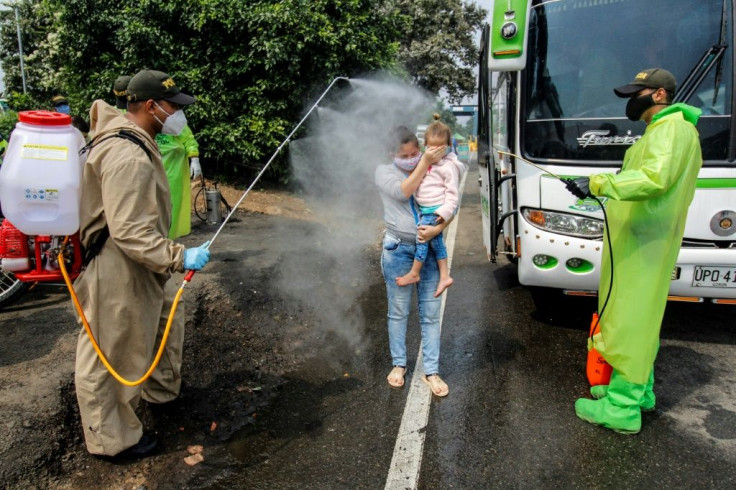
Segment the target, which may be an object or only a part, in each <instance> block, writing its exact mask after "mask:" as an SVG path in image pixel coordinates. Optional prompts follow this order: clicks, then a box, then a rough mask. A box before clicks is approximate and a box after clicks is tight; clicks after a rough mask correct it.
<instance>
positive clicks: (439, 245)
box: [414, 213, 447, 263]
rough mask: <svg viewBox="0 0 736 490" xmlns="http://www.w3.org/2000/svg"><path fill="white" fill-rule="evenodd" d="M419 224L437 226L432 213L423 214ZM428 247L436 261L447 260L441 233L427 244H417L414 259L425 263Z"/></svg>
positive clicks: (435, 216)
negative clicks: (432, 251)
mask: <svg viewBox="0 0 736 490" xmlns="http://www.w3.org/2000/svg"><path fill="white" fill-rule="evenodd" d="M419 224H420V225H432V226H434V225H436V224H437V215H436V214H434V213H432V214H423V215H421V216H419ZM430 246H431V248H432V250H434V255H435V257H436V260H440V259H446V258H447V249H446V248H445V240H444V239H443V238H442V233H440V234H439V235H437V236H436V237H434V238H432V239H431V240H430V241H429V242H424V243H417V251H416V253H415V254H414V258H415V259H416V260H418V261H419V262H421V263H424V262H426V261H427V252H428V251H429V249H430Z"/></svg>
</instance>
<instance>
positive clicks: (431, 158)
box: [401, 146, 447, 198]
mask: <svg viewBox="0 0 736 490" xmlns="http://www.w3.org/2000/svg"><path fill="white" fill-rule="evenodd" d="M445 148H447V146H434V147H432V148H427V149H426V150H425V151H424V154H423V155H422V159H421V160H419V163H418V164H417V166H416V168H415V169H414V171H413V172H412V173H410V174H409V176H408V177H407V178H405V179H404V180H403V181H402V182H401V192H403V193H404V196H405V197H407V198H408V197H410V196H411V195H412V194H414V193H415V192H416V190H417V189H418V188H419V183H420V182H421V181H422V179H423V178H424V174H426V173H427V169H428V168H429V166H430V165H432V164H435V163H437V162H439V161H440V159H441V158H442V157H443V156H445Z"/></svg>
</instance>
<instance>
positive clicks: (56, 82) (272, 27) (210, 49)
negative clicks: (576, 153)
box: [0, 0, 486, 182]
mask: <svg viewBox="0 0 736 490" xmlns="http://www.w3.org/2000/svg"><path fill="white" fill-rule="evenodd" d="M13 5H15V7H16V8H17V11H18V17H19V25H20V30H21V39H22V44H23V60H24V65H25V77H26V87H27V90H26V93H25V94H24V93H23V84H22V78H21V72H20V62H19V48H18V38H17V33H16V16H15V13H14V11H13V10H4V11H2V12H0V48H1V49H0V53H1V54H0V63H2V68H3V70H4V71H5V84H6V87H7V89H6V94H5V96H6V98H7V99H8V101H9V103H10V106H11V108H12V109H14V110H16V111H18V110H27V109H49V108H50V99H51V97H52V96H53V95H55V94H58V93H62V94H65V95H66V96H67V97H68V98H69V100H70V105H71V108H72V113H73V114H78V115H82V116H83V117H86V111H87V108H88V107H89V106H90V104H91V103H92V101H94V100H95V99H100V98H101V99H105V100H108V101H110V102H112V94H111V88H112V84H113V82H114V80H115V79H116V78H117V77H118V76H120V75H125V74H127V75H133V74H134V73H135V72H137V71H138V70H140V69H142V68H153V69H159V70H162V71H165V72H167V73H169V74H170V75H172V76H173V77H174V79H175V80H176V82H177V84H178V85H179V86H180V87H182V88H183V89H184V91H186V92H188V93H191V94H193V95H195V96H196V97H197V99H198V103H197V104H195V105H194V106H192V107H191V108H188V109H187V117H188V119H189V121H190V126H191V127H192V129H193V130H194V132H195V134H196V136H197V139H198V141H199V143H200V148H201V149H202V154H203V155H202V156H203V159H204V160H205V161H204V165H205V169H210V171H211V172H212V171H215V172H216V173H218V174H230V175H232V174H233V173H236V174H237V173H239V174H241V175H243V174H246V175H243V176H244V177H247V176H249V173H251V172H252V171H253V169H257V168H258V167H259V166H260V163H261V162H262V161H263V160H264V159H265V158H266V157H268V155H270V154H271V153H272V152H273V151H274V149H275V148H276V147H277V146H278V144H279V143H280V142H281V141H282V140H283V138H284V137H285V136H286V135H287V134H288V133H289V132H290V130H291V129H292V128H293V127H294V125H295V124H296V122H297V121H298V120H299V119H300V117H301V116H302V111H303V108H304V107H305V106H306V104H308V103H309V102H310V101H312V100H314V99H315V98H316V96H317V95H318V94H319V93H320V92H321V91H322V90H324V88H325V87H326V86H327V84H328V83H329V82H330V81H331V80H332V79H334V78H335V77H336V76H347V77H359V76H361V75H365V74H367V73H371V72H376V71H383V72H387V73H390V74H392V75H394V76H397V77H402V78H404V79H406V80H410V81H411V82H412V83H415V84H416V85H418V86H420V87H423V88H425V89H427V90H429V91H430V92H433V93H435V94H438V95H439V94H440V93H441V92H442V93H443V94H445V95H446V96H447V97H448V99H449V101H450V102H456V101H459V100H461V99H462V98H463V97H465V96H468V95H470V94H472V93H474V92H475V89H476V84H475V73H476V59H477V47H476V42H475V34H476V32H477V31H478V30H479V28H480V26H481V25H482V22H483V19H485V16H486V12H485V10H483V9H482V8H480V7H479V6H478V5H477V4H475V3H472V2H468V1H462V0H308V1H307V0H280V1H277V0H250V1H247V2H246V1H242V0H169V1H167V2H159V1H155V0H141V1H140V2H127V3H126V2H123V3H121V2H109V1H103V0H92V1H90V0H18V1H17V2H14V4H13ZM446 115H447V117H448V119H449V120H450V121H449V122H450V123H453V124H454V122H455V121H454V117H452V114H451V113H449V114H446ZM8 119H9V121H10V122H9V123H8V124H5V125H4V126H3V128H2V129H3V130H6V131H7V129H9V127H12V121H13V118H12V116H11V117H9V118H8ZM3 122H7V121H3ZM6 125H7V126H9V127H8V128H5V126H6ZM457 130H458V131H461V132H463V131H464V128H462V127H459V128H457ZM270 172H271V173H270V175H268V176H267V177H268V178H269V179H270V180H272V181H282V182H283V181H284V180H285V179H286V176H287V165H286V159H285V158H283V156H282V160H281V161H277V162H275V163H274V165H272V167H271V170H270Z"/></svg>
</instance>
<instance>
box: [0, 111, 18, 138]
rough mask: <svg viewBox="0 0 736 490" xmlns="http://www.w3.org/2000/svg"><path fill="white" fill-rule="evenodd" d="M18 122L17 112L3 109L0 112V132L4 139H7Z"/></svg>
mask: <svg viewBox="0 0 736 490" xmlns="http://www.w3.org/2000/svg"><path fill="white" fill-rule="evenodd" d="M17 122H18V113H17V112H15V111H5V112H3V113H0V134H1V135H2V136H3V138H4V139H5V140H7V139H8V137H9V135H10V132H11V131H12V130H13V129H14V128H15V123H17Z"/></svg>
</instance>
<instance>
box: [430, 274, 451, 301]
mask: <svg viewBox="0 0 736 490" xmlns="http://www.w3.org/2000/svg"><path fill="white" fill-rule="evenodd" d="M453 282H455V281H454V280H453V279H452V278H451V277H448V278H447V279H440V282H439V284H437V290H436V291H435V292H434V297H435V298H436V297H437V296H439V295H440V294H442V293H443V292H445V289H447V288H449V287H450V286H452V283H453Z"/></svg>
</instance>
